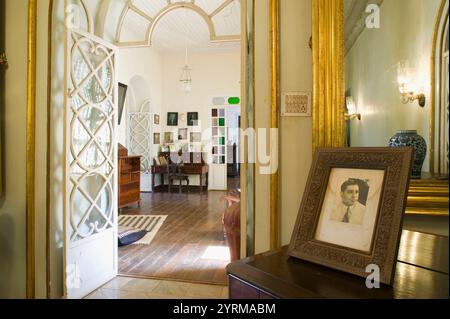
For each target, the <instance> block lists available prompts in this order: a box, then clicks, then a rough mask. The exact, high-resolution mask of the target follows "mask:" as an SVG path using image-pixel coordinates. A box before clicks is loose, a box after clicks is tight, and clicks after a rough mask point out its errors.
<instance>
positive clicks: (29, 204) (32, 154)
mask: <svg viewBox="0 0 450 319" xmlns="http://www.w3.org/2000/svg"><path fill="white" fill-rule="evenodd" d="M36 21H37V1H36V0H28V39H27V42H28V53H27V56H28V63H27V133H26V135H27V139H26V159H27V165H26V230H27V232H26V243H27V245H26V255H27V260H26V296H27V298H29V299H30V298H35V287H36V278H35V269H36V266H35V158H36V40H37V31H36Z"/></svg>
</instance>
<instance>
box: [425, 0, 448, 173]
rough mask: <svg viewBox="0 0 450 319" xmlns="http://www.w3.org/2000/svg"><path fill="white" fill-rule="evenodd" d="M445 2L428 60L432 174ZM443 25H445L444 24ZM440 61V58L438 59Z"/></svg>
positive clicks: (438, 14) (431, 169) (438, 19)
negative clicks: (440, 31) (440, 33)
mask: <svg viewBox="0 0 450 319" xmlns="http://www.w3.org/2000/svg"><path fill="white" fill-rule="evenodd" d="M446 2H447V0H441V5H440V6H439V9H438V12H437V15H436V22H435V25H434V32H433V45H432V48H431V58H430V70H431V77H430V80H431V83H430V93H431V97H430V105H431V107H430V131H429V134H430V172H434V168H435V149H434V148H435V128H436V49H437V48H438V44H439V46H440V47H442V44H443V42H444V41H443V39H442V37H443V36H444V34H442V36H441V38H439V30H440V27H441V25H442V19H447V20H448V12H447V14H445V15H444V14H443V13H444V8H445V3H446ZM444 25H445V23H444ZM439 52H442V50H439ZM439 59H441V57H439ZM438 73H439V78H441V75H442V66H441V65H440V66H439V70H438Z"/></svg>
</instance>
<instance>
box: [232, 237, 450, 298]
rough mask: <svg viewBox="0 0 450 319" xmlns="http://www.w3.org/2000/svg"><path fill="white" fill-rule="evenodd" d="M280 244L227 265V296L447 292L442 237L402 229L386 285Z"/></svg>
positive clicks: (445, 294) (434, 295)
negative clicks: (375, 285) (371, 284)
mask: <svg viewBox="0 0 450 319" xmlns="http://www.w3.org/2000/svg"><path fill="white" fill-rule="evenodd" d="M286 252H287V246H286V247H283V248H282V249H279V250H275V251H270V252H267V253H264V254H260V255H256V256H253V257H249V258H247V259H244V260H241V261H238V262H235V263H231V264H230V265H228V266H227V273H228V278H229V289H230V299H301V298H314V299H315V298H324V299H328V298H332V299H373V298H377V299H392V298H395V299H397V298H398V299H409V298H417V299H418V298H426V299H432V298H439V299H441V298H442V299H448V298H449V275H448V260H449V245H448V237H443V236H436V235H430V234H424V233H418V232H411V231H403V233H402V241H401V244H400V250H399V255H398V262H397V268H396V275H395V279H394V284H393V286H392V287H389V286H385V285H382V286H381V288H380V289H368V288H367V287H366V285H365V278H362V277H358V276H354V275H351V274H347V273H344V272H340V271H337V270H334V269H330V268H327V267H323V266H320V265H316V264H312V263H309V262H306V261H303V260H299V259H295V258H291V257H289V256H287V254H286Z"/></svg>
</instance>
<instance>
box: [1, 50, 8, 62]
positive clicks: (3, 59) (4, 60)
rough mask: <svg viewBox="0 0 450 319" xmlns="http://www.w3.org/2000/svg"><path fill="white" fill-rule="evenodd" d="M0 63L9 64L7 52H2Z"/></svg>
mask: <svg viewBox="0 0 450 319" xmlns="http://www.w3.org/2000/svg"><path fill="white" fill-rule="evenodd" d="M0 65H8V59H7V58H6V53H4V52H3V53H0Z"/></svg>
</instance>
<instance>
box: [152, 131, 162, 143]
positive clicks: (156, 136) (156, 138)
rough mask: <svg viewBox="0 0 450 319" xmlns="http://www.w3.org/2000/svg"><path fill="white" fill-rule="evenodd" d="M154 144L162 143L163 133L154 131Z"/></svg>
mask: <svg viewBox="0 0 450 319" xmlns="http://www.w3.org/2000/svg"><path fill="white" fill-rule="evenodd" d="M153 144H155V145H159V144H161V134H160V133H153Z"/></svg>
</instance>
